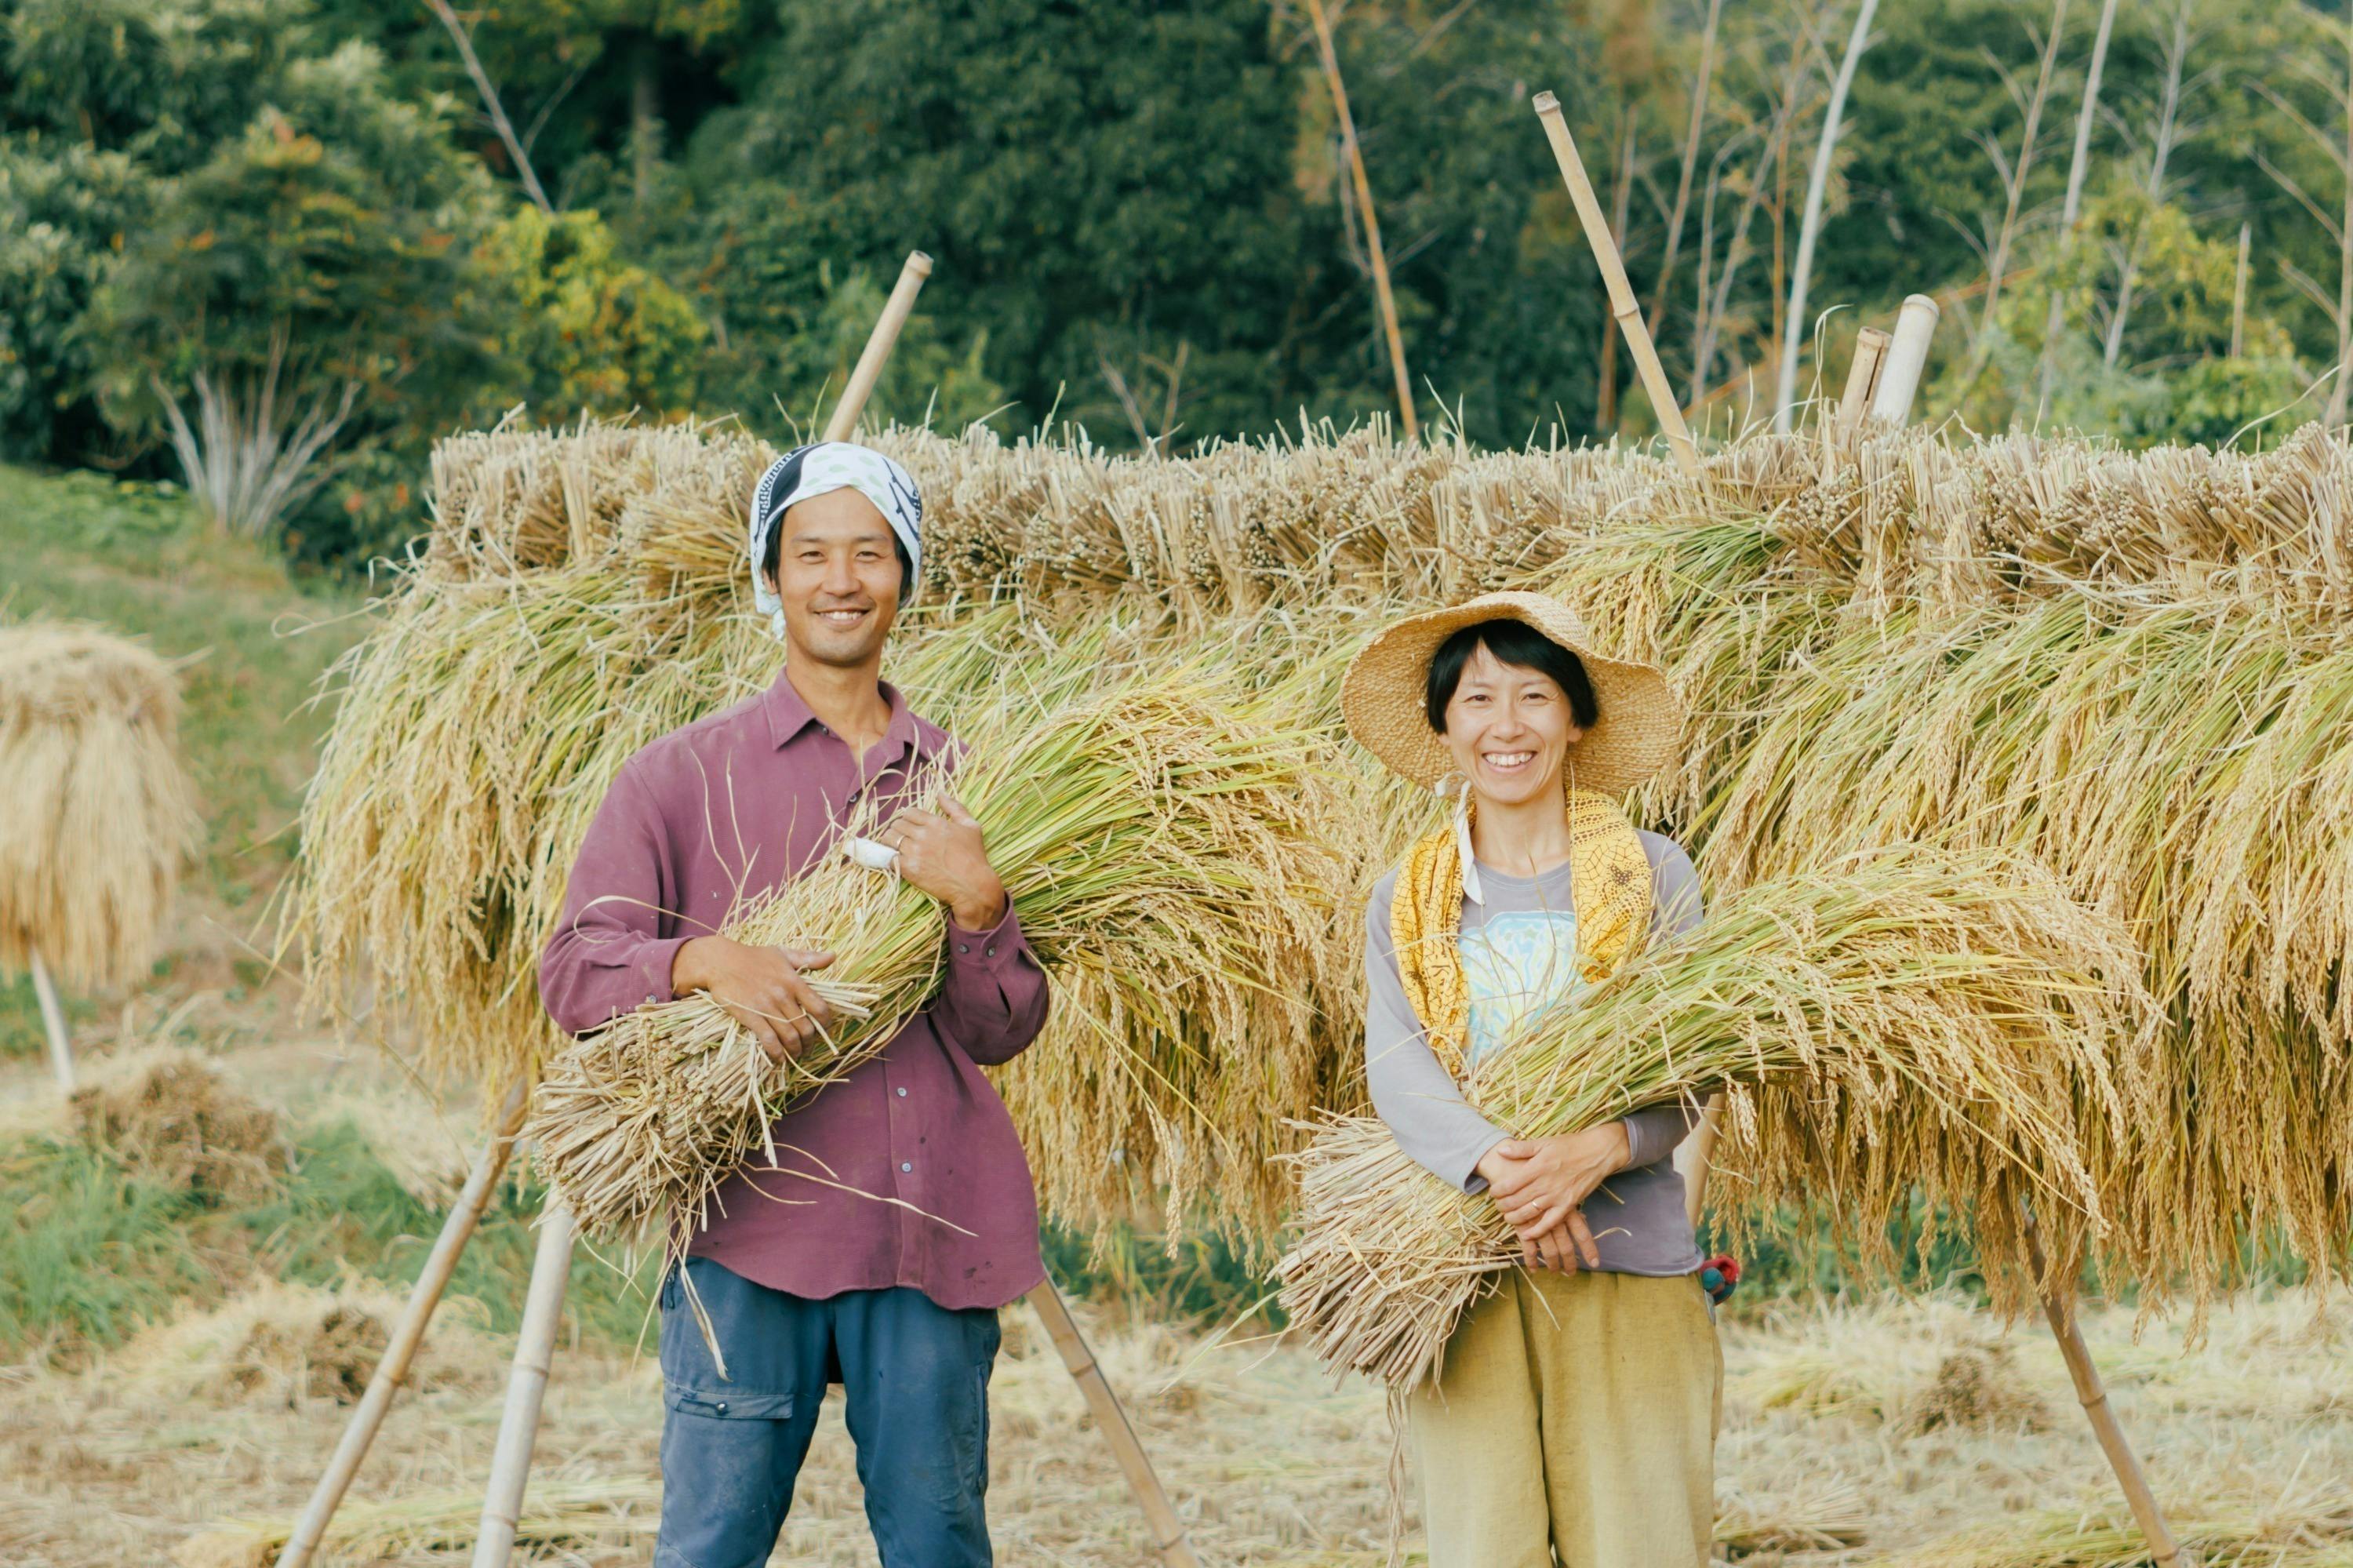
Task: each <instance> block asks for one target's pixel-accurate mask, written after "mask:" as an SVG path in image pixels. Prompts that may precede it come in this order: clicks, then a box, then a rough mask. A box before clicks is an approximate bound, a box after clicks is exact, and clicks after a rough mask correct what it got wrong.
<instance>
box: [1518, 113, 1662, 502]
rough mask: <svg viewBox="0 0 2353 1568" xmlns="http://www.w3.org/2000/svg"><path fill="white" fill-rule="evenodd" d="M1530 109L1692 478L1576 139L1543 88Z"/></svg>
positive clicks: (1655, 359)
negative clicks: (1548, 142) (1541, 126)
mask: <svg viewBox="0 0 2353 1568" xmlns="http://www.w3.org/2000/svg"><path fill="white" fill-rule="evenodd" d="M1535 111H1536V118H1538V119H1539V120H1542V121H1543V122H1544V128H1545V135H1546V136H1547V137H1548V138H1550V139H1551V142H1552V155H1553V158H1554V160H1555V161H1556V162H1557V163H1558V164H1560V176H1561V178H1562V179H1564V180H1566V181H1567V182H1568V198H1569V200H1570V201H1572V202H1574V203H1576V204H1577V221H1578V222H1579V223H1581V224H1583V225H1584V226H1585V238H1586V242H1587V243H1588V244H1589V245H1591V246H1592V247H1593V260H1594V261H1595V263H1596V264H1598V265H1599V267H1600V269H1601V281H1602V284H1603V286H1604V287H1605V288H1607V289H1608V290H1609V313H1610V314H1611V315H1613V316H1615V317H1617V318H1618V330H1619V331H1620V332H1621V333H1624V334H1626V348H1627V351H1628V352H1629V353H1630V354H1631V355H1633V356H1634V366H1635V368H1636V369H1638V370H1640V371H1641V374H1642V387H1643V389H1644V390H1646V391H1648V392H1649V393H1650V395H1651V408H1652V409H1653V410H1655V411H1656V412H1657V414H1658V417H1659V429H1662V430H1663V431H1665V432H1666V436H1667V445H1668V446H1669V447H1671V448H1672V449H1673V451H1674V454H1675V461H1677V462H1678V463H1680V464H1681V465H1682V466H1683V471H1684V472H1685V473H1687V474H1689V475H1690V476H1691V477H1692V478H1694V479H1697V478H1698V477H1699V476H1700V466H1699V449H1698V448H1697V447H1695V446H1694V445H1693V444H1692V438H1691V427H1689V426H1688V425H1685V424H1684V423H1683V408H1682V406H1681V405H1679V404H1677V403H1676V401H1675V393H1674V388H1673V387H1670V386H1668V385H1667V372H1666V367H1665V366H1662V365H1661V364H1660V363H1659V350H1658V346H1657V345H1656V344H1653V343H1651V329H1650V328H1649V327H1647V326H1645V325H1643V324H1642V307H1641V304H1639V303H1638V302H1636V301H1635V299H1634V286H1633V285H1632V284H1631V283H1629V282H1628V281H1626V264H1625V262H1623V261H1622V260H1620V259H1619V256H1618V243H1617V241H1616V240H1614V239H1612V238H1610V237H1609V219H1608V218H1606V217H1603V216H1602V213H1601V204H1600V203H1599V201H1597V200H1595V199H1594V195H1593V182H1592V181H1591V180H1589V179H1588V178H1586V176H1585V161H1584V160H1583V159H1582V158H1580V157H1578V156H1577V139H1576V138H1575V137H1573V136H1571V135H1570V134H1569V133H1568V122H1567V119H1565V118H1563V116H1562V114H1561V111H1560V100H1559V99H1557V98H1556V97H1554V96H1553V95H1552V94H1551V93H1549V92H1539V93H1537V94H1536V96H1535Z"/></svg>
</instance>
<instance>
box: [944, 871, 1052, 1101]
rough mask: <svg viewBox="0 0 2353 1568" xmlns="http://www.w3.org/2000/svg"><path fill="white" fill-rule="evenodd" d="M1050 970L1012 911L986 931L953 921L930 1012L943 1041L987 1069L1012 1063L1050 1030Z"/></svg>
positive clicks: (949, 929)
mask: <svg viewBox="0 0 2353 1568" xmlns="http://www.w3.org/2000/svg"><path fill="white" fill-rule="evenodd" d="M1047 1005H1048V992H1047V986H1046V970H1045V967H1044V966H1043V965H1041V964H1040V963H1039V961H1038V955H1037V954H1036V953H1034V952H1032V951H1030V949H1029V938H1026V937H1024V936H1022V934H1021V917H1020V916H1018V915H1016V914H1014V913H1013V910H1012V909H1011V907H1010V906H1008V908H1007V909H1006V911H1005V917H1004V918H1003V919H1001V920H999V921H998V922H997V924H996V925H994V926H992V927H989V928H988V929H987V930H986V931H967V930H965V928H964V927H961V926H959V925H957V924H956V923H955V920H954V919H953V918H951V919H950V920H949V921H948V952H947V964H946V968H945V971H944V978H943V979H942V980H941V981H940V992H939V995H938V996H937V997H935V998H934V999H933V1001H932V1005H931V1006H930V1008H929V1009H927V1010H926V1012H927V1013H928V1016H929V1017H930V1018H931V1021H932V1024H933V1027H934V1028H935V1029H937V1030H938V1031H939V1032H940V1035H941V1037H942V1038H943V1039H946V1040H951V1041H953V1042H955V1045H956V1047H957V1048H958V1049H959V1050H961V1051H963V1053H964V1054H965V1055H967V1056H969V1057H971V1058H972V1059H973V1060H974V1061H975V1062H976V1063H978V1064H980V1065H982V1066H984V1067H993V1066H996V1065H997V1064H999V1063H1002V1062H1009V1061H1011V1060H1013V1058H1014V1057H1016V1056H1018V1055H1019V1054H1021V1053H1022V1051H1023V1050H1025V1049H1026V1048H1028V1046H1029V1042H1031V1041H1032V1040H1035V1039H1037V1038H1038V1032H1039V1030H1041V1029H1043V1028H1044V1027H1045V1026H1046V1008H1047Z"/></svg>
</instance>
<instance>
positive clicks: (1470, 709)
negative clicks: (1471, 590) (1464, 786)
mask: <svg viewBox="0 0 2353 1568" xmlns="http://www.w3.org/2000/svg"><path fill="white" fill-rule="evenodd" d="M1583 738H1585V732H1584V731H1583V730H1582V729H1579V728H1578V727H1577V720H1576V719H1575V718H1574V717H1573V716H1571V715H1570V713H1569V706H1568V694H1567V693H1565V692H1563V691H1562V690H1561V689H1560V686H1559V683H1557V682H1556V681H1554V679H1553V678H1552V677H1551V676H1550V675H1547V674H1545V673H1543V672H1541V671H1538V670H1531V669H1529V668H1528V667H1527V666H1525V665H1524V664H1506V663H1504V662H1503V661H1502V660H1500V659H1498V658H1496V657H1495V655H1494V654H1493V652H1489V651H1488V648H1487V645H1486V644H1485V643H1483V642H1482V643H1481V644H1480V645H1479V646H1478V647H1476V648H1474V649H1472V651H1471V658H1470V662H1467V663H1465V664H1464V665H1463V666H1462V681H1461V684H1460V685H1458V686H1456V687H1455V688H1454V696H1453V698H1452V700H1451V701H1450V702H1448V703H1447V705H1446V749H1447V750H1448V751H1449V752H1451V754H1452V755H1453V758H1454V768H1455V771H1457V772H1459V773H1460V774H1461V775H1462V777H1463V778H1465V779H1469V780H1471V788H1472V789H1473V790H1474V791H1476V792H1477V793H1478V795H1479V797H1480V798H1481V799H1482V800H1492V801H1493V802H1495V803H1496V804H1497V805H1499V806H1517V805H1522V804H1524V803H1525V802H1527V801H1529V800H1535V799H1536V798H1537V797H1538V796H1540V795H1543V794H1545V793H1546V791H1549V792H1550V793H1551V794H1552V796H1553V797H1554V798H1555V799H1558V798H1559V796H1560V792H1561V777H1560V771H1561V761H1562V759H1563V758H1566V757H1567V755H1568V748H1569V747H1572V746H1575V745H1576V744H1577V742H1578V741H1580V740H1582V739H1583Z"/></svg>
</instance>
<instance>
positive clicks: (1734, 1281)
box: [1699, 1252, 1740, 1301]
mask: <svg viewBox="0 0 2353 1568" xmlns="http://www.w3.org/2000/svg"><path fill="white" fill-rule="evenodd" d="M1739 1283H1740V1262H1739V1260H1738V1259H1737V1258H1735V1257H1734V1256H1733V1255H1731V1254H1730V1253H1728V1252H1720V1253H1717V1254H1716V1255H1715V1256H1714V1257H1712V1258H1709V1259H1708V1260H1707V1261H1706V1262H1705V1263H1703V1264H1701V1265H1700V1266H1699V1285H1700V1288H1701V1289H1703V1290H1704V1291H1706V1292H1707V1298H1708V1299H1709V1300H1710V1301H1721V1300H1723V1299H1724V1298H1725V1297H1727V1296H1729V1295H1731V1294H1732V1292H1733V1288H1734V1287H1736V1286H1737V1285H1738V1284H1739Z"/></svg>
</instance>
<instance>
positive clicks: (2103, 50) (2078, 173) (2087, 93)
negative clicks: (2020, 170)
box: [2034, 0, 2116, 425]
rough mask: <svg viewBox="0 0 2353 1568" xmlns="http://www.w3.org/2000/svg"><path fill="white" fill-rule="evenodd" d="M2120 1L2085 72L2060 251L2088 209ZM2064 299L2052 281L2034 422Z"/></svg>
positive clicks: (2103, 10) (2070, 243)
mask: <svg viewBox="0 0 2353 1568" xmlns="http://www.w3.org/2000/svg"><path fill="white" fill-rule="evenodd" d="M2115 31H2116V0H2101V4H2100V26H2099V30H2098V31H2097V32H2096V33H2094V35H2093V37H2092V63H2091V67H2090V69H2087V70H2086V71H2085V72H2084V106H2083V108H2081V109H2080V110H2078V111H2076V114H2075V155H2074V157H2073V159H2072V160H2070V161H2069V163H2068V164H2067V199H2066V201H2065V202H2064V203H2063V204H2062V205H2061V207H2060V210H2059V254H2060V255H2061V256H2062V257H2064V256H2065V255H2066V254H2067V253H2068V252H2069V251H2071V250H2073V249H2074V248H2075V220H2076V219H2077V218H2078V217H2081V216H2082V215H2083V211H2084V174H2085V173H2086V172H2087V171H2088V170H2089V169H2090V167H2091V163H2092V122H2093V120H2094V117H2095V116H2096V115H2097V114H2098V112H2099V108H2100V72H2101V71H2102V70H2104V69H2106V66H2107V63H2108V37H2109V35H2110V34H2111V33H2113V32H2115ZM2061 309H2062V301H2061V299H2060V296H2059V290H2058V287H2057V280H2056V279H2054V280H2053V281H2052V290H2051V308H2050V309H2049V310H2048V311H2046V312H2045V313H2043V321H2042V363H2041V365H2040V366H2038V367H2037V369H2036V371H2035V377H2034V379H2035V390H2034V422H2035V423H2036V424H2037V425H2040V424H2042V419H2043V417H2044V416H2045V415H2046V414H2048V413H2049V412H2050V411H2051V381H2052V376H2055V375H2056V374H2057V373H2058V368H2059V318H2060V313H2061Z"/></svg>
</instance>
